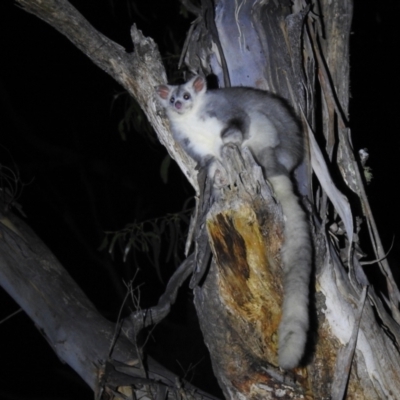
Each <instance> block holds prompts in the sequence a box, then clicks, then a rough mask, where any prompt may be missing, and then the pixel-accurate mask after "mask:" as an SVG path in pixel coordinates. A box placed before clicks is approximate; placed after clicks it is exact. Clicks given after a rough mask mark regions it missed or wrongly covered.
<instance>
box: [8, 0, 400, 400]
mask: <svg viewBox="0 0 400 400" xmlns="http://www.w3.org/2000/svg"><path fill="white" fill-rule="evenodd" d="M17 1H18V3H19V4H21V5H22V6H23V7H25V8H26V10H27V11H29V12H32V13H34V14H36V15H38V16H39V17H40V18H42V19H44V20H45V21H47V22H48V23H50V24H51V25H53V26H54V27H55V28H56V29H58V30H59V31H60V32H62V33H64V34H65V35H66V36H67V37H68V38H69V39H70V40H71V41H72V42H74V43H75V44H76V45H77V46H78V47H79V48H80V49H81V50H82V51H83V52H84V53H85V54H87V55H88V56H89V57H90V58H91V59H92V60H93V61H94V62H95V63H96V64H97V65H98V66H100V67H101V68H103V69H104V70H106V71H107V72H108V73H109V74H110V75H112V76H113V77H114V78H115V79H116V80H117V81H118V82H119V83H121V85H123V86H124V87H125V88H126V89H127V90H128V91H129V93H131V94H132V95H133V96H134V97H135V98H136V99H137V101H138V102H139V104H140V105H141V107H142V108H143V110H144V111H145V113H146V115H147V116H148V118H149V120H150V122H151V123H152V125H153V126H154V128H155V130H156V132H157V134H158V136H159V138H160V141H161V142H162V143H163V144H164V145H165V146H166V147H167V149H168V151H169V153H170V154H171V156H172V157H173V158H174V159H175V160H176V161H177V162H178V164H179V166H180V167H181V169H182V171H183V172H184V174H185V175H186V176H187V178H188V179H189V181H190V182H191V183H192V185H193V186H194V187H195V189H196V191H197V193H198V194H200V192H201V191H200V186H199V185H198V182H197V180H196V171H195V169H194V163H193V161H192V160H191V159H190V158H189V157H188V156H187V155H186V154H185V153H184V152H183V151H182V149H181V148H180V146H179V145H177V144H176V143H174V141H173V139H172V137H171V135H170V132H169V130H168V124H167V123H166V121H165V119H162V118H161V117H160V116H159V115H158V114H157V109H158V107H157V104H156V102H155V99H154V96H153V87H154V86H155V85H157V84H160V83H165V81H166V78H165V76H166V75H165V71H164V68H163V66H162V64H161V61H160V56H159V53H158V50H157V48H156V46H155V45H154V43H153V42H152V40H151V39H148V38H144V37H143V35H142V34H141V33H140V32H139V31H137V30H136V28H135V27H133V28H132V39H133V41H134V46H135V51H134V53H133V54H126V53H125V52H124V51H123V49H122V48H121V47H119V46H118V45H116V44H115V43H113V42H111V41H110V40H109V39H107V38H105V37H104V36H102V35H101V34H100V33H98V32H96V31H95V30H94V29H93V28H92V27H91V26H90V25H89V24H88V23H87V21H85V20H84V19H83V18H82V17H81V16H80V15H79V13H77V11H76V10H75V9H73V8H72V7H71V6H70V5H69V4H68V3H66V2H65V1H62V0H41V1H39V0H17ZM351 17H352V2H351V1H350V0H339V1H335V2H331V1H328V0H322V1H320V2H315V1H312V2H309V3H308V4H306V2H304V1H301V0H295V1H293V2H291V1H289V0H287V1H280V2H272V1H269V2H261V1H256V0H253V1H247V2H243V3H240V4H238V2H232V1H230V0H219V1H215V7H214V6H213V5H212V2H211V1H203V2H202V11H201V13H200V14H199V16H198V19H197V20H196V24H195V26H194V28H193V29H192V30H191V36H189V37H188V39H187V43H186V44H187V47H186V49H187V51H186V53H185V54H184V59H185V62H186V64H187V65H188V67H189V69H190V70H191V71H192V72H196V73H198V72H200V71H202V72H203V73H205V74H209V73H213V74H215V75H216V76H217V77H218V78H219V82H225V84H229V82H230V83H231V84H232V85H234V86H236V85H243V86H252V87H258V88H262V89H267V90H270V91H272V92H274V93H277V94H278V95H280V96H282V97H284V98H286V99H287V100H288V101H289V102H290V103H291V104H292V105H293V107H294V108H295V110H296V112H297V114H298V116H299V117H300V118H301V120H302V124H303V128H304V132H305V135H306V137H307V142H308V155H307V158H306V161H305V163H304V165H302V166H301V167H300V168H298V170H297V171H296V179H297V182H298V191H299V193H300V194H301V195H302V196H304V201H303V203H304V206H305V208H306V209H307V210H309V213H310V221H312V227H313V237H314V266H315V276H314V279H313V282H312V288H313V290H312V294H311V304H312V307H311V310H310V312H311V317H312V320H313V323H312V325H311V328H310V332H309V344H308V347H307V358H306V365H305V366H304V367H303V368H298V369H295V370H294V371H291V372H289V373H284V372H282V371H281V370H279V369H278V368H277V357H276V350H277V349H276V338H277V333H276V332H277V326H278V324H279V320H280V313H281V311H280V310H281V302H282V283H281V275H282V273H281V268H280V256H279V248H280V245H281V242H282V240H283V233H282V232H283V229H284V221H283V218H282V213H281V211H280V208H279V206H278V205H276V204H275V203H274V202H273V201H272V200H271V199H272V197H271V193H270V189H269V186H268V185H267V184H266V183H265V182H264V179H263V178H262V175H261V173H260V170H259V169H258V167H257V166H255V165H254V161H253V160H252V157H251V154H247V153H245V154H244V155H243V157H244V161H242V160H243V159H242V158H241V156H240V154H238V153H237V152H236V151H235V150H229V151H227V153H226V154H225V156H224V157H225V160H226V164H227V181H228V183H230V185H228V187H226V188H225V189H224V196H222V197H221V199H220V200H219V201H218V202H217V203H215V204H213V205H212V207H211V209H210V210H209V213H208V215H207V221H206V226H207V232H208V236H209V240H210V244H211V249H212V251H213V261H212V263H211V267H210V269H209V271H208V273H207V275H206V278H205V281H204V283H203V284H202V285H201V286H198V287H196V288H195V305H196V309H197V312H198V316H199V320H200V325H201V327H202V330H203V333H204V338H205V342H206V344H207V346H208V348H209V350H210V354H211V358H212V362H213V367H214V372H215V375H216V376H217V378H218V380H219V383H220V385H221V387H222V389H223V392H224V394H225V396H226V397H227V398H241V399H250V398H254V399H257V398H263V399H268V398H270V399H275V398H279V399H285V398H288V399H289V398H301V396H303V397H304V398H306V397H307V398H315V399H325V398H326V399H327V398H332V399H334V400H335V399H341V398H343V397H344V395H345V391H346V390H347V395H348V397H349V398H350V397H354V398H363V399H395V398H396V396H397V394H398V393H400V357H399V352H398V347H399V344H400V341H399V339H400V331H399V326H398V322H399V320H400V319H399V317H398V302H399V300H400V295H399V291H398V289H397V287H396V285H395V283H394V280H393V278H392V276H391V273H390V269H389V268H388V265H387V262H386V261H385V260H384V255H383V254H382V246H381V244H380V240H379V235H378V234H377V232H376V228H375V223H374V220H373V217H372V214H371V212H370V209H369V206H368V201H367V198H366V196H365V192H364V189H363V183H362V179H361V174H360V172H359V168H358V165H357V163H356V161H355V157H354V155H353V150H352V148H351V145H350V140H349V129H348V121H347V118H348V117H347V115H348V109H347V108H348V98H349V73H348V71H349V49H348V48H349V34H350V24H351ZM93 49H96V51H93ZM337 172H339V174H337ZM332 173H335V177H336V178H335V179H336V180H337V184H338V185H340V186H341V187H345V188H346V191H347V192H346V193H347V194H349V193H351V192H350V190H351V191H352V192H354V193H355V194H356V197H357V200H358V201H359V202H360V203H361V205H362V210H363V213H364V215H363V217H364V218H365V220H366V221H367V223H368V227H369V229H370V234H371V242H372V244H373V246H374V251H375V256H376V258H377V259H379V260H383V261H380V263H379V265H380V268H381V270H382V272H383V274H384V276H385V277H386V279H387V282H388V293H389V299H388V300H387V301H388V305H389V307H390V309H391V313H392V315H389V314H388V313H387V311H386V308H385V307H384V306H383V304H382V301H381V296H379V295H378V294H377V293H376V292H375V289H374V288H372V287H369V288H368V289H367V287H368V285H369V283H368V280H367V278H366V276H365V274H364V273H363V270H362V267H361V262H360V258H361V257H362V254H361V253H360V251H359V250H358V249H359V246H360V244H359V243H358V241H357V240H358V239H357V233H358V229H359V228H358V227H355V226H354V223H353V220H355V216H354V215H353V212H352V209H351V208H350V205H349V201H348V200H347V197H345V196H344V195H343V194H342V193H341V192H340V191H339V190H338V189H337V187H336V185H335V184H334V182H333V178H332ZM312 174H314V175H315V179H313V180H312V178H313V175H312ZM239 176H240V177H245V179H239ZM339 177H341V178H339ZM349 189H350V190H349ZM353 197H354V196H353ZM310 204H312V206H311V205H310ZM357 206H358V204H355V206H354V207H357ZM201 233H202V235H200V237H196V238H197V240H199V241H203V242H202V243H200V242H199V243H197V244H198V245H199V246H198V247H199V248H202V246H203V245H204V234H205V230H204V229H203V231H201ZM21 237H23V235H22V236H21ZM4 238H5V236H3V237H2V240H3V241H4V243H3V244H5V239H4ZM28 240H31V239H28ZM9 243H10V242H9ZM28 243H29V242H28ZM203 247H204V246H203ZM2 251H3V252H4V254H5V255H8V254H10V253H12V252H17V253H18V252H21V254H24V251H25V250H21V248H20V247H18V246H17V247H15V246H11V247H10V246H9V247H8V248H7V247H3V249H2ZM250 256H251V257H250ZM250 259H251V260H252V261H250ZM16 262H20V261H16ZM183 269H184V270H185V271H186V272H187V268H186V269H185V268H183ZM52 273H53V274H55V276H57V274H59V273H60V272H56V271H53V272H52ZM5 279H6V278H5V277H4V276H2V284H4V282H3V281H4V280H5ZM20 279H22V278H21V277H17V278H13V279H11V280H9V281H7V282H9V283H7V285H8V289H7V290H8V291H9V293H10V294H11V295H12V296H13V297H14V298H16V299H17V301H18V300H19V301H20V304H21V305H22V307H24V309H25V308H28V305H27V304H26V303H25V302H24V301H23V299H24V296H25V295H24V291H21V287H20V286H19V281H20ZM69 282H70V281H69ZM70 284H71V285H72V286H70V287H71V288H70V289H69V291H70V292H71V293H75V292H74V291H75V290H76V289H73V283H71V282H70ZM46 285H47V283H46ZM314 288H315V289H314ZM80 295H81V294H80ZM36 296H38V293H36V294H35V297H34V298H33V300H32V302H33V303H36V302H38V299H37V297H36ZM66 296H67V294H66ZM366 298H368V301H366ZM382 298H383V296H382ZM82 301H83V300H82ZM172 302H173V300H171V301H169V303H168V302H167V303H168V304H171V303H172ZM83 304H86V303H83ZM40 307H41V309H43V310H45V311H46V312H45V314H46V313H50V314H51V313H58V312H61V310H60V311H58V310H57V309H55V310H52V308H50V307H49V305H48V304H47V303H46V301H44V302H43V303H41V305H40ZM60 307H61V308H62V307H65V306H64V305H60ZM86 308H87V309H88V310H92V309H91V306H90V305H88V306H87V307H86ZM156 311H157V312H158V311H159V310H158V309H157V310H154V313H155V314H154V315H156ZM90 312H91V313H92V312H93V311H90ZM30 315H31V316H32V318H33V319H35V321H37V323H38V325H39V326H42V323H41V320H42V318H43V317H42V316H38V315H36V314H35V313H34V312H32V313H31V314H30ZM78 315H79V313H78ZM157 315H160V318H161V317H162V316H163V315H164V314H163V313H162V312H160V314H157ZM135 317H137V314H136V316H135V315H134V316H133V317H132V321H133V322H132V324H133V325H134V326H135V327H136V328H137V327H138V326H139V327H140V326H143V325H146V323H147V322H146V321H143V320H142V321H140V322H138V321H137V320H136V322H135ZM79 318H83V317H82V316H81V317H79ZM63 321H64V320H61V323H62V325H64V324H65V322H63ZM395 321H397V322H395ZM96 324H97V322H96ZM135 324H136V325H135ZM140 324H141V325H140ZM383 326H384V327H385V328H383ZM53 329H55V327H53V326H52V327H50V328H49V330H50V332H46V334H47V336H51V335H50V333H51V332H52V330H53ZM82 329H83V327H82V326H80V325H79V324H77V325H76V327H75V328H74V329H73V331H74V332H76V331H80V330H82ZM110 329H111V328H110V327H109V328H108V332H110ZM74 332H70V333H68V335H73V333H74ZM107 337H108V339H109V338H110V334H109V335H108V336H107ZM131 338H132V337H131ZM58 341H59V338H58V337H57V339H56V343H58ZM104 341H105V342H107V343H108V341H107V340H106V339H105V338H103V339H102V342H101V343H97V342H95V343H94V346H95V347H99V348H100V347H101V348H102V353H101V354H105V353H104V345H105V342H104ZM103 342H104V343H103ZM73 346H74V351H75V353H74V354H78V353H79V354H83V355H86V354H87V352H88V351H89V350H88V349H87V348H86V346H79V345H78V344H76V343H74V344H73ZM75 346H76V347H75ZM55 350H56V351H57V348H56V349H55ZM97 350H98V349H97ZM126 351H127V353H126V354H129V351H131V352H133V353H132V354H133V355H132V357H133V359H135V360H138V359H139V358H138V354H137V352H136V353H135V351H134V350H132V349H130V350H126ZM96 354H97V353H96ZM98 354H100V353H98ZM118 354H120V353H118ZM126 354H125V355H123V356H121V357H122V358H121V357H120V356H115V355H114V354H113V355H112V356H113V357H114V356H115V357H114V358H115V359H117V360H122V361H124V362H126V359H130V360H131V359H132V358H131V357H130V356H129V357H127V356H126ZM97 356H98V355H97ZM89 358H90V357H89ZM66 361H67V362H68V363H70V364H71V365H72V366H73V367H74V368H75V369H76V370H77V371H78V372H79V373H80V374H81V376H82V377H83V378H84V379H85V380H86V381H87V382H88V383H90V384H91V386H92V387H94V386H95V384H94V382H96V377H95V372H94V371H93V368H92V367H91V366H89V363H86V364H85V365H86V366H85V365H80V366H78V367H77V366H76V364H75V363H74V360H69V358H66ZM90 365H91V364H90ZM135 377H136V378H139V377H140V375H135ZM147 378H148V379H152V378H153V379H154V378H155V376H154V375H150V376H148V377H147ZM136 382H137V381H136ZM153 382H155V380H153ZM129 384H132V382H129ZM146 384H149V385H151V382H150V381H146ZM154 385H156V383H154ZM100 386H101V385H100ZM133 386H134V387H136V388H137V387H138V385H137V384H136V386H135V384H133ZM158 393H159V394H160V393H162V392H160V391H159V392H158ZM168 393H169V394H170V395H171V396H173V395H177V392H176V393H173V391H169V392H168ZM137 394H138V393H137Z"/></svg>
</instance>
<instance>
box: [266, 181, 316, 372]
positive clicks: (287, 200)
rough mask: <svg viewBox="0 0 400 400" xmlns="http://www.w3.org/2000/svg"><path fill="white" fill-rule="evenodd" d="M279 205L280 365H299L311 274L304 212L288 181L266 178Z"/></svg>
mask: <svg viewBox="0 0 400 400" xmlns="http://www.w3.org/2000/svg"><path fill="white" fill-rule="evenodd" d="M269 181H270V182H271V183H272V186H273V188H274V192H275V195H276V197H277V199H278V200H279V202H280V203H281V206H282V210H283V214H284V216H285V218H286V221H285V242H284V244H283V247H282V251H281V256H282V263H283V271H284V281H283V288H284V300H283V307H282V319H281V323H280V326H279V354H278V361H279V366H280V367H281V368H284V369H291V368H295V367H297V366H298V364H299V362H300V360H301V358H302V356H303V354H304V348H305V345H306V341H307V331H308V324H309V310H308V299H309V282H310V272H311V254H312V249H311V238H310V228H309V224H308V221H307V218H306V215H305V213H304V211H303V209H302V208H301V207H300V205H299V203H298V199H297V197H296V196H295V194H294V192H293V186H292V182H291V180H290V178H289V177H288V176H285V175H278V176H274V177H271V178H269Z"/></svg>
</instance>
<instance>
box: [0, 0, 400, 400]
mask: <svg viewBox="0 0 400 400" xmlns="http://www.w3.org/2000/svg"><path fill="white" fill-rule="evenodd" d="M75 3H76V4H75ZM81 3H84V4H83V5H82V4H81ZM115 3H117V2H115ZM135 3H136V5H135V6H131V8H129V7H128V6H127V3H125V2H119V3H118V5H115V4H114V5H113V4H112V3H111V2H108V1H104V0H101V1H100V0H99V1H89V0H87V1H85V2H73V4H75V6H76V7H77V8H78V9H79V11H80V12H81V13H82V14H83V15H84V16H85V17H86V18H87V19H88V20H89V22H90V23H91V24H93V25H94V27H95V28H96V29H98V30H99V31H101V32H102V33H104V34H105V35H106V36H108V37H110V38H111V39H112V40H114V41H116V42H117V43H119V44H121V45H123V46H125V47H126V48H127V49H128V50H130V49H131V44H130V37H129V30H130V26H131V25H132V23H134V22H135V23H136V24H137V25H138V27H139V29H141V30H143V32H144V34H145V35H148V36H151V37H153V38H154V40H155V41H156V43H157V44H158V45H159V47H160V50H161V52H162V54H163V56H164V57H165V62H166V63H168V64H169V65H172V66H173V65H176V63H177V58H176V55H177V54H178V55H179V49H180V48H181V47H182V44H183V41H184V38H185V34H186V32H187V30H188V27H189V24H190V22H191V21H192V19H193V18H192V16H191V15H189V16H188V17H185V16H184V15H182V13H181V8H180V5H179V2H178V1H168V2H167V1H165V0H148V1H142V2H135ZM399 13H400V3H399V2H398V1H395V0H385V1H381V2H376V1H360V0H359V1H356V4H355V13H354V23H353V29H352V31H353V34H352V36H351V95H352V98H351V109H350V123H351V128H352V134H353V145H354V148H355V149H356V150H358V149H359V148H367V149H368V151H369V153H370V159H369V161H368V165H369V166H370V167H371V168H372V173H373V176H374V178H373V180H372V182H371V183H370V184H369V185H368V188H367V191H368V196H369V199H370V202H371V205H372V209H373V212H374V215H375V217H376V219H377V222H378V227H379V229H380V233H381V236H382V239H383V243H384V246H385V249H386V250H387V249H388V248H389V247H390V245H391V243H392V241H393V240H394V245H393V249H392V251H391V253H390V255H389V258H390V261H391V265H392V267H393V269H394V270H395V271H397V268H398V264H397V260H398V259H399V251H400V246H399V243H398V239H397V237H398V234H399V232H400V230H399V222H400V221H399V212H398V194H397V191H398V189H397V186H398V180H399V178H398V175H399V170H400V169H399V162H398V160H399V150H400V146H399V144H400V143H399V133H400V122H399V121H400V115H399V108H400V100H399V96H398V89H399V73H398V72H399V71H400V57H399V56H398V53H399V49H400V35H399V29H400V28H399V25H398V22H397V19H396V18H398V15H399ZM0 18H1V24H0V51H1V56H0V57H1V58H0V102H1V103H0V117H1V118H0V155H1V159H0V164H1V165H3V166H9V167H12V168H14V169H15V168H18V171H19V174H20V177H21V181H22V183H23V184H24V187H23V190H22V191H21V194H20V197H19V198H18V202H19V203H20V204H21V205H22V208H23V210H24V212H25V214H26V215H27V218H26V221H27V223H28V224H29V225H30V226H31V227H32V228H33V229H34V230H35V232H36V233H37V234H38V235H39V236H40V237H41V238H42V239H43V241H44V242H45V243H46V244H47V245H48V246H49V247H50V249H51V250H52V251H53V252H54V253H55V255H56V256H57V257H58V258H59V260H60V261H61V262H62V264H63V265H64V266H65V267H66V268H67V270H68V271H69V272H70V273H71V275H72V276H73V277H74V279H75V280H76V281H77V282H78V284H79V285H80V286H81V287H82V289H83V290H84V291H85V293H87V295H88V296H89V298H90V299H91V300H92V301H93V302H94V303H95V305H96V306H97V307H98V308H99V310H100V311H101V312H102V313H103V314H104V315H106V316H107V317H108V318H110V319H111V320H115V319H116V316H117V314H118V310H119V307H120V304H121V297H120V293H119V292H118V288H117V287H114V286H113V285H112V284H110V279H109V277H110V273H109V269H110V268H114V269H115V273H116V274H117V275H119V276H121V277H122V278H123V279H124V280H125V281H128V280H130V279H132V278H133V275H134V272H135V268H134V266H133V265H126V264H123V263H122V262H120V260H119V257H118V256H116V257H115V259H114V260H113V259H112V258H111V257H110V256H109V254H108V253H107V252H105V251H103V252H100V251H98V250H97V249H98V247H99V245H100V243H101V241H102V239H103V237H104V233H103V232H104V231H107V230H118V229H121V228H123V227H124V226H125V224H127V223H129V222H132V221H134V220H135V219H136V220H139V221H140V220H145V219H148V218H154V217H158V216H162V215H164V214H165V213H167V212H170V213H172V212H177V211H179V210H180V209H181V208H182V205H183V203H184V201H185V200H186V199H187V198H188V197H190V196H191V194H192V191H191V189H190V187H189V185H188V184H187V183H185V180H184V178H183V177H182V176H181V174H180V172H179V170H178V168H177V167H176V165H174V164H173V165H171V168H170V170H169V180H168V183H166V184H165V183H163V182H162V179H161V176H160V166H161V163H162V161H163V159H164V157H165V156H166V151H165V150H164V149H163V148H162V146H161V145H159V144H157V143H154V142H151V141H150V140H149V139H148V134H146V133H143V132H142V133H135V132H132V131H131V132H128V134H127V136H126V140H123V139H122V137H121V135H120V133H119V132H118V123H119V122H120V120H121V119H122V118H123V117H124V110H125V109H126V108H125V107H124V104H125V103H126V102H127V101H128V99H127V95H126V94H124V93H123V89H122V88H121V87H120V86H119V85H118V84H117V83H116V82H115V81H114V80H113V79H112V78H110V77H109V76H108V75H107V74H106V73H104V72H103V71H101V70H100V69H98V68H97V67H96V66H95V65H94V64H93V63H92V62H91V61H90V60H89V59H88V58H87V57H86V56H85V55H83V54H82V53H81V52H80V51H79V50H77V49H76V48H75V47H74V46H73V45H72V44H71V43H70V42H69V41H68V40H67V39H66V38H65V37H63V36H62V35H61V34H59V33H58V32H57V31H55V30H54V29H53V28H52V27H50V26H48V25H47V24H45V23H44V22H42V21H41V20H39V19H38V18H37V17H35V16H32V15H30V14H28V13H26V12H25V11H23V10H21V9H20V8H19V7H18V6H16V5H15V4H14V3H13V2H11V1H3V2H1V4H0ZM174 46H175V47H174ZM173 53H175V57H173V56H172V55H171V54H173ZM364 228H365V227H364ZM371 257H372V255H371ZM371 257H370V258H371ZM139 263H143V265H139V267H140V273H139V274H138V276H137V277H136V279H137V282H138V283H141V282H146V284H145V286H144V287H143V291H142V293H143V298H142V301H143V307H145V306H148V305H151V304H154V301H156V299H157V298H158V296H159V295H160V294H161V293H162V291H163V287H164V285H163V283H162V282H160V281H159V280H158V279H157V277H155V274H154V267H149V266H146V265H145V259H144V258H143V259H141V258H140V257H139ZM371 268H376V267H374V266H372V267H370V269H371ZM170 272H171V271H170V270H164V271H163V274H164V275H165V276H164V279H165V278H168V276H169V273H170ZM182 296H183V297H184V298H185V299H186V298H187V297H188V296H190V294H189V291H186V292H185V291H183V295H182ZM184 303H185V302H184ZM17 309H18V305H17V304H16V303H15V302H14V301H13V300H12V299H11V298H10V297H9V296H8V295H7V294H6V293H5V292H3V291H1V292H0V320H1V319H3V318H5V317H6V316H7V315H9V314H10V313H12V312H13V311H16V310H17ZM175 312H176V313H177V314H179V313H183V314H185V318H184V319H185V320H186V323H185V329H184V328H183V326H182V325H180V322H179V318H178V317H177V316H175V317H174V315H172V316H171V318H170V319H169V321H168V322H166V323H167V324H169V328H170V329H171V331H172V332H174V333H173V335H172V338H173V339H172V338H167V337H165V335H163V332H164V331H163V330H162V328H159V329H156V330H155V331H154V332H153V339H152V340H151V343H150V344H149V347H150V349H152V351H153V353H154V354H155V355H158V356H161V355H163V362H164V363H165V364H166V365H168V366H169V367H170V368H172V369H174V370H175V371H176V372H177V373H179V374H181V375H184V373H185V371H188V369H190V366H191V364H190V363H191V362H192V363H193V364H195V363H197V362H199V364H198V365H197V366H196V368H195V371H192V370H191V371H190V372H189V373H188V378H189V379H193V382H194V383H195V384H199V385H202V387H203V388H204V389H206V390H207V389H208V390H210V391H214V392H215V393H217V389H216V388H215V383H214V382H211V380H210V379H211V378H210V377H209V376H208V374H207V373H206V372H207V371H209V369H210V367H209V364H208V363H209V361H208V359H207V353H206V350H205V348H204V346H202V344H201V338H200V336H199V332H198V329H197V327H196V324H195V323H194V324H193V323H192V322H193V321H192V319H193V318H192V310H191V309H190V308H189V309H185V308H183V309H179V307H178V308H177V311H175ZM187 325H190V328H188V327H187ZM192 326H194V328H192ZM178 335H179V336H178ZM0 338H1V339H0V360H1V363H0V399H24V398H27V399H28V398H29V399H32V398H40V399H45V398H57V399H68V398H75V399H77V398H82V399H83V398H92V396H93V394H92V392H91V390H89V389H88V388H87V386H86V385H85V384H84V383H83V382H82V381H81V379H80V378H79V377H78V376H77V375H76V374H75V373H74V372H73V371H72V370H71V369H70V368H69V367H68V366H65V365H63V364H61V362H60V361H59V360H58V359H57V357H56V355H55V354H54V353H53V352H52V350H51V348H50V347H49V345H48V344H47V342H46V341H45V339H44V338H43V337H42V336H41V335H40V333H39V332H38V331H37V330H36V328H35V327H34V325H33V323H32V322H31V321H30V320H29V319H28V317H26V316H25V314H24V313H19V314H18V315H16V316H15V317H13V318H11V319H9V320H8V321H6V322H5V323H3V324H1V325H0Z"/></svg>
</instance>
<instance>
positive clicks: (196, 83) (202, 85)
mask: <svg viewBox="0 0 400 400" xmlns="http://www.w3.org/2000/svg"><path fill="white" fill-rule="evenodd" d="M191 81H192V86H193V89H194V91H195V92H196V93H201V92H205V91H206V90H207V82H206V80H205V78H203V77H202V76H200V75H197V76H195V77H194V78H193V79H192V80H191Z"/></svg>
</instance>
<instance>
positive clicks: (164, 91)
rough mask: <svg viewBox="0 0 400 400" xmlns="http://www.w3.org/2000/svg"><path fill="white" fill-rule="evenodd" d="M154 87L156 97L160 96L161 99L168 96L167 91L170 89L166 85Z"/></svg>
mask: <svg viewBox="0 0 400 400" xmlns="http://www.w3.org/2000/svg"><path fill="white" fill-rule="evenodd" d="M154 89H155V90H156V93H157V94H158V97H160V98H161V99H163V100H166V99H168V96H169V93H170V90H171V89H170V87H169V86H168V85H160V86H155V87H154Z"/></svg>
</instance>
